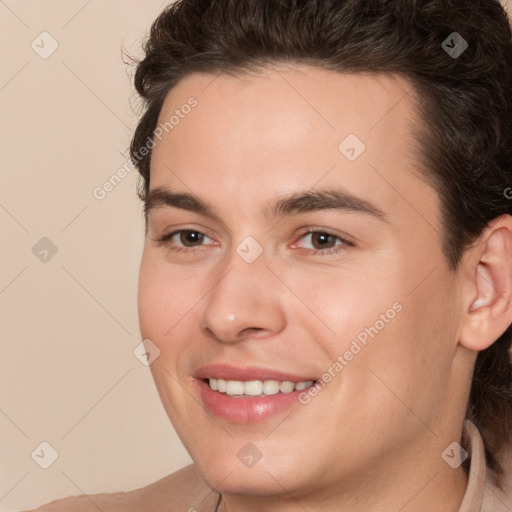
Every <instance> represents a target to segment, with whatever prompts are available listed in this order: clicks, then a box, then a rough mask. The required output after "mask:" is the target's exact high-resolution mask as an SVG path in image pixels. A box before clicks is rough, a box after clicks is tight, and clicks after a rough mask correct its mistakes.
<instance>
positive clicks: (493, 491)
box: [459, 420, 512, 512]
mask: <svg viewBox="0 0 512 512" xmlns="http://www.w3.org/2000/svg"><path fill="white" fill-rule="evenodd" d="M464 434H465V436H464V437H466V438H468V439H469V443H468V444H467V445H466V446H463V448H464V449H465V450H466V451H467V452H468V455H469V457H470V460H471V466H470V468H469V481H468V487H467V489H466V494H465V495H464V499H463V500H462V504H461V507H460V509H459V512H512V482H511V478H512V460H510V459H509V460H508V461H507V462H508V467H507V468H506V469H507V470H508V471H507V476H506V478H505V482H506V487H505V490H504V491H501V490H500V489H498V488H497V487H496V486H495V485H494V484H493V482H492V478H491V477H492V474H491V472H490V470H488V468H487V467H486V464H485V452H484V445H483V441H482V437H481V435H480V432H479V431H478V429H477V428H476V427H475V425H474V424H473V423H471V422H470V421H469V420H466V421H465V422H464ZM509 455H510V454H509Z"/></svg>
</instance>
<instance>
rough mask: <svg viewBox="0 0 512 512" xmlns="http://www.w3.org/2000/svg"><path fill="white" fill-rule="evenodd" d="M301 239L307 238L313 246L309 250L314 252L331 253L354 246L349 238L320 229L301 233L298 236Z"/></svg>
mask: <svg viewBox="0 0 512 512" xmlns="http://www.w3.org/2000/svg"><path fill="white" fill-rule="evenodd" d="M302 239H304V240H309V242H310V243H311V245H312V246H313V248H312V249H310V250H312V251H313V253H314V254H332V253H337V252H339V251H341V250H344V249H346V248H347V247H353V246H354V244H353V243H352V242H350V241H349V240H347V239H345V238H342V237H341V236H339V235H335V234H333V233H329V232H328V231H325V230H320V229H318V230H310V231H307V232H306V233H303V234H302V235H301V237H300V240H302Z"/></svg>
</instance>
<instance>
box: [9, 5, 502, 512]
mask: <svg viewBox="0 0 512 512" xmlns="http://www.w3.org/2000/svg"><path fill="white" fill-rule="evenodd" d="M167 3H168V2H167V1H164V2H162V1H161V0H144V1H143V0H46V1H44V2H43V1H41V0H25V1H23V0H0V43H1V45H2V46H1V47H2V48H3V51H2V57H3V65H2V68H1V71H0V110H1V124H0V130H1V138H0V140H1V146H0V149H1V153H0V155H1V158H0V173H1V174H0V180H1V188H0V226H1V230H2V255H1V261H0V321H1V334H2V335H1V347H0V348H1V352H0V353H1V372H0V379H1V381H0V451H1V458H0V510H1V511H11V510H12V511H14V510H19V509H24V508H31V507H34V506H36V505H38V504H42V503H44V502H47V501H50V500H52V499H54V498H57V497H63V496H68V495H76V494H81V493H82V492H83V493H86V494H90V493H96V492H108V491H114V490H129V489H134V488H137V487H141V486H144V485H146V484H148V483H150V482H153V481H155V480H157V479H158V478H160V477H162V476H164V475H166V474H168V473H170V472H172V471H175V470H177V469H179V468H181V467H183V466H184V465H186V464H188V463H189V462H191V460H190V458H189V456H188V454H187V453H186V451H185V449H184V448H183V447H182V445H181V443H180V441H179V439H178V438H177V436H176V434H175V433H174V431H173V429H172V426H171V424H170V422H169V420H168V419H167V416H166V414H165V412H164V410H163V408H162V406H161V404H160V400H159V398H158V395H157V392H156V390H155V387H154V384H153V381H152V379H151V374H150V371H149V369H148V368H147V367H145V366H144V365H143V364H142V363H141V362H139V360H138V359H137V358H136V357H135V356H134V354H133V350H134V348H135V347H136V346H137V345H138V344H139V343H140V341H141V340H140V333H139V326H138V318H137V303H136V295H137V278H138V265H139V261H140V254H141V250H142V244H143V222H142V209H141V206H140V205H139V201H138V199H137V198H136V194H135V185H136V173H135V171H134V170H133V171H132V172H130V173H129V174H128V176H127V177H126V178H124V180H123V181H122V182H121V183H119V184H118V185H117V186H116V187H115V188H114V189H113V190H112V191H110V192H109V193H108V194H106V196H105V198H104V199H102V200H98V199H96V198H95V197H94V196H93V190H94V189H95V188H96V187H100V186H102V184H103V183H105V182H106V181H107V180H108V179H109V178H110V177H111V176H112V174H114V173H115V172H116V171H117V170H118V169H119V168H120V167H122V166H123V165H124V164H125V162H126V161H127V157H128V153H127V148H128V145H129V140H130V136H131V134H132V131H133V128H134V127H135V124H136V121H137V112H136V111H134V110H133V108H132V107H136V106H137V102H136V96H135V94H134V92H133V89H132V84H131V74H130V73H131V71H130V69H129V68H128V67H127V66H125V65H124V64H123V61H122V55H121V46H122V45H123V46H124V47H125V48H126V49H127V50H128V51H129V53H130V54H132V55H135V54H139V47H140V40H141V37H143V36H144V34H145V33H146V32H147V30H148V28H149V26H150V23H151V21H152V20H153V19H154V18H155V17H156V15H157V14H158V13H159V12H160V10H161V8H162V7H163V6H164V5H166V4H167ZM509 10H510V6H509ZM454 29H456V27H454ZM42 32H48V33H49V34H50V35H51V37H52V38H53V39H54V40H56V42H57V43H58V48H57V50H56V51H55V52H54V53H53V54H51V55H50V56H49V57H47V58H42V57H41V56H40V54H41V55H43V56H46V55H45V53H44V52H49V51H50V50H51V49H52V44H55V43H52V40H51V39H50V36H47V35H42V36H41V35H40V34H41V33H42ZM33 41H34V43H33V44H34V49H33V48H32V47H31V45H32V42H33ZM36 51H37V52H39V53H37V52H36ZM43 237H46V238H48V239H49V240H51V243H52V244H53V245H54V246H55V247H56V248H57V252H56V254H54V255H52V253H51V251H50V252H48V253H47V254H46V253H44V249H45V246H44V245H43V246H41V247H39V246H36V247H39V249H38V250H39V252H38V251H35V252H36V253H38V254H34V253H33V250H32V248H33V247H34V246H35V245H36V244H37V243H38V242H39V241H40V240H41V238H43ZM40 243H43V244H44V242H40ZM46 243H47V242H46ZM46 248H47V247H46ZM41 251H42V252H41ZM45 257H46V259H47V261H41V258H43V259H44V258H45ZM43 441H46V442H48V443H50V444H51V445H52V446H53V447H54V448H55V450H57V452H58V458H57V459H56V461H55V462H54V463H53V464H52V465H51V466H50V467H49V468H48V469H42V468H41V467H39V465H38V464H36V462H35V460H39V461H41V460H42V459H41V457H39V458H38V456H37V454H38V453H39V454H40V453H45V454H48V453H49V452H48V450H47V449H44V450H43V452H41V448H38V447H39V445H40V443H41V442H43ZM34 450H36V451H35V453H34V459H35V460H34V459H33V458H32V457H31V453H32V452H34ZM45 456H47V455H45Z"/></svg>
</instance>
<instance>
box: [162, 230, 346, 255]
mask: <svg viewBox="0 0 512 512" xmlns="http://www.w3.org/2000/svg"><path fill="white" fill-rule="evenodd" d="M182 232H184V233H186V232H189V233H199V234H201V235H204V236H206V237H208V235H206V234H205V233H202V232H201V231H197V230H195V229H178V230H176V231H172V232H171V233H167V234H165V235H163V236H162V237H160V238H157V239H156V240H155V241H156V242H157V243H158V245H159V246H163V247H165V248H166V249H167V250H168V251H170V252H174V253H179V252H196V251H198V250H202V249H201V247H202V246H195V247H175V246H172V245H171V240H172V238H173V237H174V236H175V235H177V234H179V233H182ZM316 233H320V234H322V235H328V236H331V237H334V238H336V239H338V240H339V241H341V242H342V245H341V246H338V247H337V248H336V247H331V248H329V249H324V250H322V249H305V250H306V251H309V252H311V253H313V255H315V256H316V255H322V256H325V255H328V254H335V253H338V252H340V251H343V250H346V248H347V247H353V246H354V243H353V242H351V241H349V240H347V239H345V238H343V237H340V236H339V235H335V234H334V233H331V232H329V231H326V230H325V229H311V230H309V231H306V232H304V233H302V234H301V235H300V237H299V239H302V238H304V237H305V236H307V235H311V234H316ZM208 238H210V237H208Z"/></svg>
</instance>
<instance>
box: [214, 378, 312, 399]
mask: <svg viewBox="0 0 512 512" xmlns="http://www.w3.org/2000/svg"><path fill="white" fill-rule="evenodd" d="M313 382H314V381H312V380H307V381H303V382H291V381H289V380H284V381H279V380H264V381H261V380H249V381H241V380H224V379H208V384H209V385H210V388H211V389H213V390H214V391H220V392H221V393H226V395H229V396H242V395H246V396H260V395H267V396H269V395H277V393H291V392H292V391H301V390H303V389H306V388H309V387H311V386H312V385H313Z"/></svg>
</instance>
